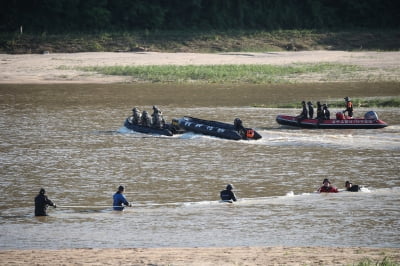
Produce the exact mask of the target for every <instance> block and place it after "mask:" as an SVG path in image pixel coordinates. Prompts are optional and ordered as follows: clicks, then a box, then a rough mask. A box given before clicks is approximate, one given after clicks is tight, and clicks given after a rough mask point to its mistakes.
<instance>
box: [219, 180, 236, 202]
mask: <svg viewBox="0 0 400 266" xmlns="http://www.w3.org/2000/svg"><path fill="white" fill-rule="evenodd" d="M232 189H233V186H232V185H231V184H228V185H227V186H226V189H225V190H222V191H221V192H220V196H221V200H222V201H225V202H230V203H232V202H233V201H236V196H235V193H233V191H232Z"/></svg>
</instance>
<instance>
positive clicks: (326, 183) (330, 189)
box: [318, 178, 339, 193]
mask: <svg viewBox="0 0 400 266" xmlns="http://www.w3.org/2000/svg"><path fill="white" fill-rule="evenodd" d="M322 184H323V186H322V187H320V188H319V189H318V192H319V193H322V192H324V193H325V192H327V193H338V192H339V190H338V189H337V188H336V187H333V186H332V185H331V181H329V179H328V178H325V179H324V181H322Z"/></svg>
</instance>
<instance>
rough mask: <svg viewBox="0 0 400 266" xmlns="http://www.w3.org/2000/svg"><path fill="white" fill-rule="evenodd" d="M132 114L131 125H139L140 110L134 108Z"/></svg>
mask: <svg viewBox="0 0 400 266" xmlns="http://www.w3.org/2000/svg"><path fill="white" fill-rule="evenodd" d="M132 112H133V114H132V123H133V124H136V125H139V124H140V123H141V118H142V115H141V113H140V110H139V109H138V108H136V107H135V108H133V109H132Z"/></svg>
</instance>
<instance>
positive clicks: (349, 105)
mask: <svg viewBox="0 0 400 266" xmlns="http://www.w3.org/2000/svg"><path fill="white" fill-rule="evenodd" d="M344 100H345V102H346V110H344V111H343V113H345V112H347V114H348V116H350V117H353V103H352V102H351V101H350V99H349V97H347V96H346V97H344Z"/></svg>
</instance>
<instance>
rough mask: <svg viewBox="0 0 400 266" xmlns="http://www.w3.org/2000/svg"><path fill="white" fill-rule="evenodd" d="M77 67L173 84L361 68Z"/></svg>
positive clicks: (267, 79) (277, 79) (279, 79)
mask: <svg viewBox="0 0 400 266" xmlns="http://www.w3.org/2000/svg"><path fill="white" fill-rule="evenodd" d="M79 69H80V70H84V71H90V72H97V73H100V74H104V75H118V76H131V77H132V78H133V79H134V80H135V81H140V82H151V83H155V82H157V83H158V82H161V83H166V82H174V83H192V82H197V83H251V84H265V83H275V84H276V83H287V82H291V78H294V77H297V78H298V77H299V75H304V74H324V75H325V76H332V77H337V76H343V75H345V74H346V75H349V74H350V75H357V72H360V71H363V70H364V68H362V67H359V66H353V65H343V64H332V63H320V64H295V65H287V66H276V65H203V66H194V65H188V66H175V65H163V66H160V65H155V66H104V67H103V66H90V67H83V68H79Z"/></svg>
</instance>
